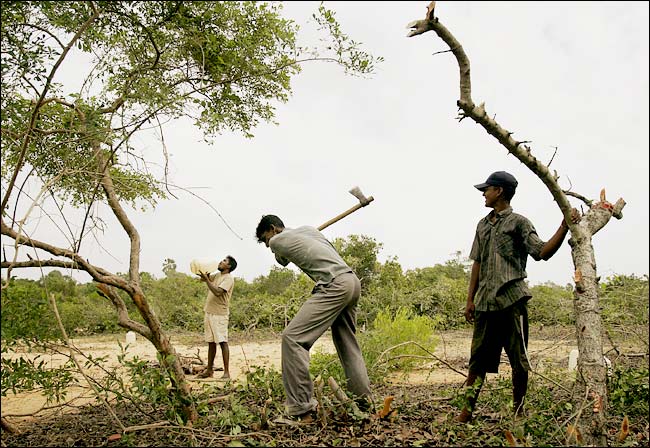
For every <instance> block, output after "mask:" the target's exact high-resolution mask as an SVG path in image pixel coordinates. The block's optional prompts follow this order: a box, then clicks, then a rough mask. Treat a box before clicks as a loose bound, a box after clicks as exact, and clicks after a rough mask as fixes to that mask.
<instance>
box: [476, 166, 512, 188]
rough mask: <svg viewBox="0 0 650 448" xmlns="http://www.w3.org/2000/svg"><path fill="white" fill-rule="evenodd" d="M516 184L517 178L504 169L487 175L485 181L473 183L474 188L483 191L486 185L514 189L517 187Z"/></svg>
mask: <svg viewBox="0 0 650 448" xmlns="http://www.w3.org/2000/svg"><path fill="white" fill-rule="evenodd" d="M517 184H518V182H517V179H515V176H513V175H512V174H510V173H507V172H505V171H495V172H494V173H492V174H490V175H489V176H488V178H487V180H486V181H485V182H483V183H482V184H477V185H474V188H476V189H477V190H480V191H484V190H485V189H486V188H487V187H504V188H512V189H513V190H514V189H516V188H517Z"/></svg>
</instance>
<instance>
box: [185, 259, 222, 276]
mask: <svg viewBox="0 0 650 448" xmlns="http://www.w3.org/2000/svg"><path fill="white" fill-rule="evenodd" d="M218 268H219V262H218V261H214V260H211V259H205V258H204V259H194V260H192V261H191V262H190V271H192V274H197V275H198V273H199V271H201V272H203V273H206V274H210V273H212V272H214V271H216V270H217V269H218Z"/></svg>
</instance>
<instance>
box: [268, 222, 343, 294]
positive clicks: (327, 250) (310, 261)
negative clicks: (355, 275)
mask: <svg viewBox="0 0 650 448" xmlns="http://www.w3.org/2000/svg"><path fill="white" fill-rule="evenodd" d="M269 247H270V248H271V251H273V253H274V254H275V259H276V260H277V261H278V263H280V264H281V265H282V266H286V265H288V264H289V263H290V262H291V263H293V264H295V265H296V266H298V268H300V270H301V271H303V272H304V273H305V274H307V275H308V276H309V278H311V279H312V280H313V281H315V282H316V284H317V285H318V284H327V283H329V282H331V281H332V279H334V277H336V276H337V275H340V274H343V273H346V272H352V269H351V268H350V266H348V265H347V264H346V263H345V261H343V258H341V256H340V255H339V254H338V252H337V251H336V249H334V246H332V243H330V242H329V241H328V240H327V238H325V236H324V235H323V234H322V233H321V232H319V231H318V229H316V228H315V227H311V226H302V227H298V228H295V229H289V228H285V229H284V230H283V231H282V232H281V233H278V234H277V235H275V236H273V237H271V239H270V240H269Z"/></svg>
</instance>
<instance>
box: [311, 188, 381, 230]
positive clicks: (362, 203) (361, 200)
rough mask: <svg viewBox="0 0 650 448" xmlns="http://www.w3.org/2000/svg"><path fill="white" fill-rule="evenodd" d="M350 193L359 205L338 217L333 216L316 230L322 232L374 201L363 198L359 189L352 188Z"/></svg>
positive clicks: (371, 198) (369, 198)
mask: <svg viewBox="0 0 650 448" xmlns="http://www.w3.org/2000/svg"><path fill="white" fill-rule="evenodd" d="M350 193H351V194H352V196H354V197H355V198H357V199H358V200H359V203H358V204H357V205H355V206H354V207H352V208H350V209H348V210H346V211H344V212H343V213H341V214H340V215H338V216H335V217H334V218H332V219H330V220H329V221H327V222H326V223H323V224H321V225H320V226H318V230H323V229H324V228H325V227H329V226H330V225H332V224H334V223H335V222H336V221H339V220H340V219H343V218H345V217H346V216H348V215H349V214H350V213H353V212H356V211H357V210H359V209H360V208H361V207H365V206H366V205H368V204H370V203H371V202H372V201H374V200H375V198H373V197H372V196H369V197H365V196H364V195H363V193H361V190H360V189H359V187H354V188H352V189H351V190H350Z"/></svg>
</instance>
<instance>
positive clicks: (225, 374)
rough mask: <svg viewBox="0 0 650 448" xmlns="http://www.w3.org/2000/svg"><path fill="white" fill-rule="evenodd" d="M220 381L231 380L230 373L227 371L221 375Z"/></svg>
mask: <svg viewBox="0 0 650 448" xmlns="http://www.w3.org/2000/svg"><path fill="white" fill-rule="evenodd" d="M218 380H219V381H229V380H230V373H228V372H225V373H224V374H223V375H221V378H218Z"/></svg>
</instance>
